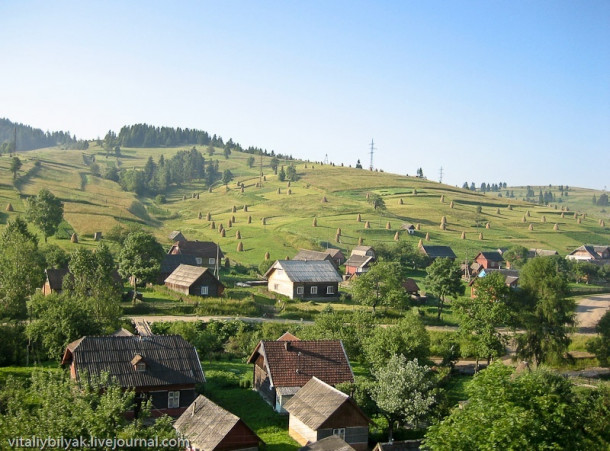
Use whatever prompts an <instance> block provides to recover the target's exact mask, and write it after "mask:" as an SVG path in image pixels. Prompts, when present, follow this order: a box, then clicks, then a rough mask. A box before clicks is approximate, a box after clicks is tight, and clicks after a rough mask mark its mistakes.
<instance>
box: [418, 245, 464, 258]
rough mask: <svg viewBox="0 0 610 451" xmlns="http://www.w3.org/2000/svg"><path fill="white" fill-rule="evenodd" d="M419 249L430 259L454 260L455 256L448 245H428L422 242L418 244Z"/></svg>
mask: <svg viewBox="0 0 610 451" xmlns="http://www.w3.org/2000/svg"><path fill="white" fill-rule="evenodd" d="M419 251H420V252H421V253H422V254H424V255H425V256H426V257H428V258H429V259H431V260H434V259H437V258H449V259H451V260H455V259H456V258H457V257H456V255H455V253H454V252H453V249H451V248H450V247H449V246H430V245H427V244H422V245H421V246H419Z"/></svg>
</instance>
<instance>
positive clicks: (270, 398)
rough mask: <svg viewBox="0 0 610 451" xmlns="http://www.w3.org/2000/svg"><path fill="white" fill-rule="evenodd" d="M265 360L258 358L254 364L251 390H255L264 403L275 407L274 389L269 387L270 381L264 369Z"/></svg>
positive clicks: (261, 357)
mask: <svg viewBox="0 0 610 451" xmlns="http://www.w3.org/2000/svg"><path fill="white" fill-rule="evenodd" d="M264 362H265V358H264V357H263V356H260V355H259V356H258V359H257V360H256V362H255V363H254V375H253V378H252V388H253V389H254V390H256V391H257V392H258V393H259V394H260V395H261V396H262V397H263V399H264V400H265V401H267V402H268V403H269V404H271V405H272V406H275V397H276V393H275V388H273V387H271V380H270V379H269V375H268V374H267V372H266V371H265V369H264Z"/></svg>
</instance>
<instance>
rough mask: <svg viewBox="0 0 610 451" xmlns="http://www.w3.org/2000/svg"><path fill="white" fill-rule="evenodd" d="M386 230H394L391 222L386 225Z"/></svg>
mask: <svg viewBox="0 0 610 451" xmlns="http://www.w3.org/2000/svg"><path fill="white" fill-rule="evenodd" d="M385 229H386V230H392V224H390V221H388V223H387V224H386V225H385Z"/></svg>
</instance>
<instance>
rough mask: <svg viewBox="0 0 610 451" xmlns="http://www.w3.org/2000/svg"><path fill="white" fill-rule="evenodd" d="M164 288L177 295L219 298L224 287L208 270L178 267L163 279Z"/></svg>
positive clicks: (185, 266)
mask: <svg viewBox="0 0 610 451" xmlns="http://www.w3.org/2000/svg"><path fill="white" fill-rule="evenodd" d="M165 286H166V287H167V288H169V289H170V290H172V291H176V292H178V293H183V294H190V295H193V296H214V297H216V296H220V295H222V292H223V291H224V289H225V286H224V285H223V284H222V283H221V282H220V281H219V280H218V279H217V278H216V277H215V276H214V274H212V271H211V270H210V269H209V268H204V267H201V266H190V265H180V266H178V267H177V268H176V269H175V270H174V272H172V273H171V274H170V275H169V277H168V278H167V279H165Z"/></svg>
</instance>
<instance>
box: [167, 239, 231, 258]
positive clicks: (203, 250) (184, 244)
mask: <svg viewBox="0 0 610 451" xmlns="http://www.w3.org/2000/svg"><path fill="white" fill-rule="evenodd" d="M217 248H218V258H224V254H223V253H222V250H221V249H220V246H217V245H216V243H213V242H212V241H180V242H177V243H174V245H173V246H172V248H171V249H170V253H172V252H173V251H174V250H175V249H178V250H179V253H181V254H186V255H194V256H196V257H201V258H216V250H217Z"/></svg>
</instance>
